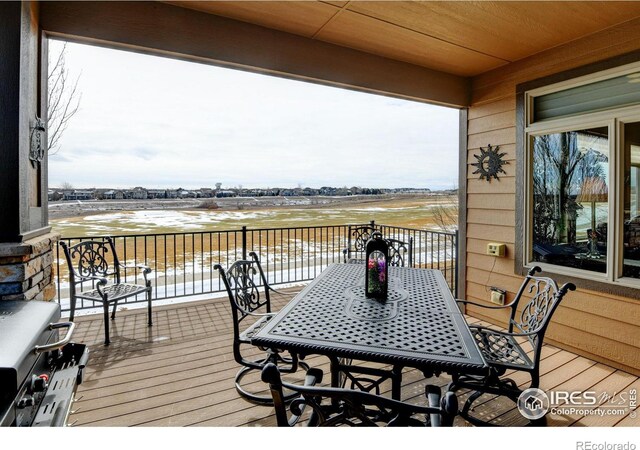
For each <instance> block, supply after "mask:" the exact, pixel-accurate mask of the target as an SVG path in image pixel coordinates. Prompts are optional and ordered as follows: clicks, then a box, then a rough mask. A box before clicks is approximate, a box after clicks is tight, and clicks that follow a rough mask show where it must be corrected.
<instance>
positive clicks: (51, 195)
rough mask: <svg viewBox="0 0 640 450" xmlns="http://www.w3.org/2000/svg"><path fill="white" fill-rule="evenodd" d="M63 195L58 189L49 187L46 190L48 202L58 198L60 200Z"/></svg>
mask: <svg viewBox="0 0 640 450" xmlns="http://www.w3.org/2000/svg"><path fill="white" fill-rule="evenodd" d="M63 197H64V194H63V193H62V192H60V191H58V190H55V189H49V191H47V198H48V199H49V201H50V202H57V201H58V200H62V198H63Z"/></svg>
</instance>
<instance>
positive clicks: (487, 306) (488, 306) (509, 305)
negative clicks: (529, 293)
mask: <svg viewBox="0 0 640 450" xmlns="http://www.w3.org/2000/svg"><path fill="white" fill-rule="evenodd" d="M456 303H464V304H465V305H473V306H479V307H481V308H487V309H504V308H510V307H511V305H512V303H513V302H511V303H507V304H506V305H495V306H494V305H483V304H482V303H476V302H470V301H469V300H460V299H456Z"/></svg>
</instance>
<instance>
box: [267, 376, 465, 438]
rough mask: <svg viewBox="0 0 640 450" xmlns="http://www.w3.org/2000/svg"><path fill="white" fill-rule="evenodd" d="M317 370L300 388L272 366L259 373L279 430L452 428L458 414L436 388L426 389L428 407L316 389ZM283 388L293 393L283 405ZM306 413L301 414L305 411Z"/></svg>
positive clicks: (353, 392)
mask: <svg viewBox="0 0 640 450" xmlns="http://www.w3.org/2000/svg"><path fill="white" fill-rule="evenodd" d="M322 376H323V373H322V371H321V370H320V369H311V370H309V371H307V376H306V378H305V384H304V386H301V385H295V384H291V383H286V382H284V381H282V379H281V377H280V371H279V370H278V368H277V367H276V366H275V365H273V364H267V365H266V366H265V367H264V369H263V370H262V381H264V382H265V383H268V384H269V388H270V390H271V395H272V396H273V403H274V406H275V413H276V421H277V424H278V426H279V427H289V426H294V425H296V424H302V423H303V422H304V424H305V425H307V426H324V427H329V426H389V427H393V426H395V427H401V426H433V427H435V426H452V425H453V419H454V418H455V416H456V414H457V412H458V401H457V398H456V396H455V395H454V394H453V393H451V392H447V393H445V395H444V397H441V392H440V388H439V387H437V386H432V385H429V386H426V389H425V397H426V399H425V400H426V402H427V404H428V405H429V406H422V405H418V404H413V403H406V402H402V401H399V400H393V399H390V398H388V397H382V396H380V395H375V394H372V393H369V392H363V391H359V390H351V389H342V388H330V387H318V386H317V384H319V383H321V382H322ZM283 387H284V388H286V389H288V390H290V391H293V392H294V393H296V394H297V397H296V399H295V400H293V401H292V402H290V403H289V406H288V409H289V412H287V402H286V401H285V397H284V394H283ZM307 408H308V412H307V413H305V410H307Z"/></svg>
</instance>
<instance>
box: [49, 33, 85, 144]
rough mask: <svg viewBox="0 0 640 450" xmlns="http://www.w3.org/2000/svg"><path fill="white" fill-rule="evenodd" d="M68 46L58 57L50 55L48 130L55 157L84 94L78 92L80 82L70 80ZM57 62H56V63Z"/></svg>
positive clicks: (77, 79)
mask: <svg viewBox="0 0 640 450" xmlns="http://www.w3.org/2000/svg"><path fill="white" fill-rule="evenodd" d="M66 51H67V44H66V43H65V44H64V45H63V46H62V50H60V53H58V55H51V54H50V55H49V56H50V60H49V73H48V75H47V84H48V86H49V92H48V96H47V101H48V111H47V130H48V132H49V133H48V137H49V141H48V147H47V151H48V153H49V155H55V154H56V153H58V151H59V150H60V138H61V137H62V134H63V133H64V130H66V128H67V125H68V124H69V120H70V119H71V118H72V117H73V116H74V115H75V114H76V113H77V112H78V108H79V107H80V99H81V97H82V94H80V93H79V92H78V81H79V80H80V76H78V77H77V78H76V79H75V80H73V79H70V78H69V70H68V69H67V66H66V60H65V56H66ZM54 61H55V62H54Z"/></svg>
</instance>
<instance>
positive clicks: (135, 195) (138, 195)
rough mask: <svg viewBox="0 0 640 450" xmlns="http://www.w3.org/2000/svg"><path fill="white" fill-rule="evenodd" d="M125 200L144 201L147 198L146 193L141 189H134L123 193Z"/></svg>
mask: <svg viewBox="0 0 640 450" xmlns="http://www.w3.org/2000/svg"><path fill="white" fill-rule="evenodd" d="M125 198H128V199H133V200H146V199H147V198H148V191H147V190H146V189H145V188H143V187H140V186H138V187H134V188H133V189H129V190H127V191H125Z"/></svg>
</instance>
